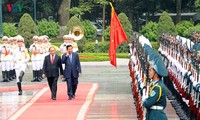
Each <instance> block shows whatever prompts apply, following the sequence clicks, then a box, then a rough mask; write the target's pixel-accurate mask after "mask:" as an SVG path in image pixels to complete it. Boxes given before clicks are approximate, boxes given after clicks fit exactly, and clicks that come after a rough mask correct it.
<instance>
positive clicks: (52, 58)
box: [51, 55, 54, 64]
mask: <svg viewBox="0 0 200 120" xmlns="http://www.w3.org/2000/svg"><path fill="white" fill-rule="evenodd" d="M53 61H54V57H53V55H52V57H51V64H53Z"/></svg>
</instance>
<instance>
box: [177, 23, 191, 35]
mask: <svg viewBox="0 0 200 120" xmlns="http://www.w3.org/2000/svg"><path fill="white" fill-rule="evenodd" d="M193 26H194V25H193V23H192V22H190V21H186V20H183V21H181V22H179V23H178V24H177V25H176V32H177V34H178V35H180V36H184V31H186V30H188V29H189V28H190V27H193ZM184 37H186V36H184Z"/></svg>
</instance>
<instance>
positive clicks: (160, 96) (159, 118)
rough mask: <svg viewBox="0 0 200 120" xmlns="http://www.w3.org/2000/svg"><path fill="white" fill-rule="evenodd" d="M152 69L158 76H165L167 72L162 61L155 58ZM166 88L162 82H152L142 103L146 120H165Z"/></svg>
mask: <svg viewBox="0 0 200 120" xmlns="http://www.w3.org/2000/svg"><path fill="white" fill-rule="evenodd" d="M152 61H153V69H154V70H155V72H156V73H157V74H158V75H160V76H167V70H166V68H165V66H164V63H163V61H162V60H161V59H160V58H158V57H155V59H154V60H152ZM166 104H167V103H166V88H165V85H164V83H163V81H162V80H157V81H154V82H152V85H151V86H150V90H149V95H148V98H146V99H145V100H144V101H143V106H144V107H145V108H146V109H147V113H146V120H167V116H166V114H165V113H164V109H165V107H166Z"/></svg>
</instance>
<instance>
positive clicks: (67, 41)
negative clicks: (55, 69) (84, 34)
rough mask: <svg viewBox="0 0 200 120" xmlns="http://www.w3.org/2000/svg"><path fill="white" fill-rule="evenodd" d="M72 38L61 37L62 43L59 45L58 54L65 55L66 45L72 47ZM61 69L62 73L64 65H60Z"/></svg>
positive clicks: (69, 36)
mask: <svg viewBox="0 0 200 120" xmlns="http://www.w3.org/2000/svg"><path fill="white" fill-rule="evenodd" d="M72 37H73V36H72V35H71V34H69V35H64V36H63V40H64V43H63V44H62V45H60V52H61V53H62V55H63V54H65V53H66V47H67V45H72V40H73V38H72ZM62 55H61V57H62ZM62 68H63V71H64V69H65V64H62ZM62 81H63V82H65V79H64V80H62Z"/></svg>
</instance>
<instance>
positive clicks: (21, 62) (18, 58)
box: [13, 47, 30, 82]
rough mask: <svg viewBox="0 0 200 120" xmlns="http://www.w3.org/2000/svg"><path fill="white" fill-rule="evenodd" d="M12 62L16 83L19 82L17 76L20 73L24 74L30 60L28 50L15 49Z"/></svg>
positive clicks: (22, 48)
mask: <svg viewBox="0 0 200 120" xmlns="http://www.w3.org/2000/svg"><path fill="white" fill-rule="evenodd" d="M13 60H14V68H15V72H16V81H17V82H20V80H19V76H20V72H21V71H23V72H25V69H26V67H27V65H28V64H27V63H28V61H29V60H30V56H29V54H28V50H27V49H26V48H25V47H21V48H19V47H17V48H16V49H15V50H14V52H13Z"/></svg>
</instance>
